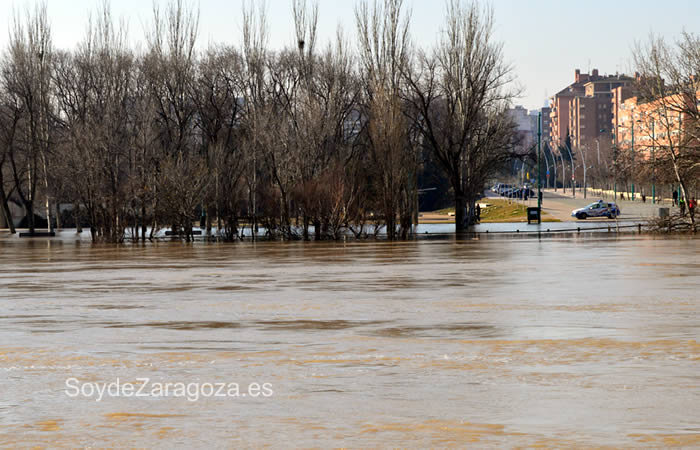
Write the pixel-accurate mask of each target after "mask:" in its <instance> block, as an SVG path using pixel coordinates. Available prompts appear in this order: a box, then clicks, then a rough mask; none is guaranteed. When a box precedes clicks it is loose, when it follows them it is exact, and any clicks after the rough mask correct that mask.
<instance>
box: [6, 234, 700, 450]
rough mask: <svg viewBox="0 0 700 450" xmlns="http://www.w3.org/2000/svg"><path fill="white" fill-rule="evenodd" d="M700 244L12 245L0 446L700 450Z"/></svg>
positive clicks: (593, 240) (594, 239)
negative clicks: (90, 389)
mask: <svg viewBox="0 0 700 450" xmlns="http://www.w3.org/2000/svg"><path fill="white" fill-rule="evenodd" d="M699 242H700V241H698V240H697V239H655V238H650V237H644V236H641V237H640V236H635V237H614V238H609V237H608V236H607V235H598V236H596V235H589V236H586V237H579V238H557V237H551V238H547V239H542V240H538V239H536V238H524V239H516V240H512V239H482V240H466V241H458V240H454V239H445V240H435V241H418V242H403V243H389V242H355V243H351V244H345V245H344V244H339V243H279V242H268V243H258V244H250V243H239V244H231V245H224V244H204V243H198V244H194V245H185V244H180V243H158V244H153V245H150V244H149V245H145V246H139V245H127V246H121V247H114V246H100V245H89V244H86V243H84V242H82V243H75V242H68V241H61V240H58V241H43V240H38V241H20V240H18V239H16V238H9V237H3V238H1V239H0V297H1V300H0V386H1V387H2V396H0V445H2V446H10V447H11V446H16V445H20V446H31V445H65V446H101V445H110V446H162V447H171V446H174V445H184V444H185V443H187V444H188V445H190V446H195V447H206V446H211V445H217V444H218V445H221V444H224V445H228V446H242V445H248V446H260V445H272V446H280V447H284V446H288V445H290V444H294V445H295V446H302V447H310V446H344V445H350V446H360V447H370V446H397V445H398V446H409V447H426V446H433V447H435V446H437V447H440V446H449V445H458V446H460V445H461V446H463V445H465V444H472V445H475V446H499V445H523V446H537V445H544V446H560V447H561V446H581V445H584V446H585V445H598V444H601V445H610V446H619V445H626V446H629V445H633V446H640V447H647V446H656V447H659V446H666V445H686V446H693V445H700V424H698V422H699V420H700V419H698V418H700V406H698V405H700V398H699V397H700V389H699V386H698V384H699V383H700V377H699V376H698V373H700V372H699V369H700V344H698V334H699V332H698V330H699V328H698V326H699V325H700V317H699V315H698V312H699V311H700V307H699V305H698V298H700V297H699V296H698V287H699V286H700V270H699V269H700V261H699V259H698V256H697V255H698V250H700V245H699ZM69 377H76V378H78V379H80V380H81V381H84V382H97V383H109V382H112V381H114V380H116V379H117V378H119V379H120V380H122V381H129V382H134V383H138V381H137V379H138V378H143V377H148V378H150V379H151V381H162V382H180V381H181V382H186V383H187V382H199V383H204V382H211V383H215V382H237V383H240V384H242V385H243V384H247V383H250V382H259V383H271V384H272V385H273V387H274V395H273V396H272V397H270V398H208V399H200V400H199V401H196V402H188V401H187V400H186V399H183V398H107V399H104V400H102V401H101V402H95V400H94V399H88V398H69V397H67V396H66V394H65V392H64V389H65V380H66V379H67V378H69Z"/></svg>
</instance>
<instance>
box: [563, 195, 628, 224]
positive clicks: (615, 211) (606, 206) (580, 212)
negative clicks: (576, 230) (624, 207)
mask: <svg viewBox="0 0 700 450" xmlns="http://www.w3.org/2000/svg"><path fill="white" fill-rule="evenodd" d="M619 215H620V208H619V207H618V206H617V205H616V204H615V203H607V202H604V201H603V200H599V201H597V202H595V203H591V204H590V205H588V206H584V207H583V208H579V209H574V210H573V211H571V217H576V218H577V219H579V220H585V219H586V218H587V217H607V218H608V219H614V218H616V217H617V216H619Z"/></svg>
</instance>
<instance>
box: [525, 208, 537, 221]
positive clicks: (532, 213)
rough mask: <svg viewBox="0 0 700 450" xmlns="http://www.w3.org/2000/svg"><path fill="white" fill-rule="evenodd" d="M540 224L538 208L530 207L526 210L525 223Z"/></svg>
mask: <svg viewBox="0 0 700 450" xmlns="http://www.w3.org/2000/svg"><path fill="white" fill-rule="evenodd" d="M531 222H537V223H540V208H536V207H531V208H528V209H527V223H531Z"/></svg>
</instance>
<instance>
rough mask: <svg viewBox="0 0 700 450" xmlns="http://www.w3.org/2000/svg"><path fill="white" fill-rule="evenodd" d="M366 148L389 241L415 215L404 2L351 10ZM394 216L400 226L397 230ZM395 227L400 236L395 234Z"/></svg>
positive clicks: (414, 161)
mask: <svg viewBox="0 0 700 450" xmlns="http://www.w3.org/2000/svg"><path fill="white" fill-rule="evenodd" d="M355 18H356V22H357V29H358V37H359V59H360V65H361V74H362V75H361V76H362V78H363V85H364V95H363V100H361V103H362V111H363V115H364V119H363V122H364V123H365V124H366V128H365V138H366V144H367V149H368V150H369V153H370V155H371V158H372V163H373V167H374V168H375V173H374V174H373V176H374V177H375V183H376V195H377V196H378V204H377V206H378V212H380V214H381V216H382V218H383V220H384V223H385V225H386V233H387V236H388V238H389V239H395V238H396V237H397V236H401V237H406V236H407V234H408V232H409V229H410V226H411V220H412V217H413V208H414V206H415V202H414V201H413V199H414V195H415V190H416V185H415V179H416V171H417V170H418V167H417V157H416V151H415V149H414V147H413V146H412V143H411V141H410V138H409V133H408V123H407V120H406V116H405V110H404V104H403V102H402V100H401V99H402V89H403V88H404V85H403V73H404V72H405V71H406V69H407V65H408V63H409V59H410V53H411V46H410V37H409V32H408V30H409V14H405V13H404V11H403V1H402V0H384V1H383V2H382V3H375V4H374V5H373V7H372V8H370V7H369V5H368V3H367V1H363V2H360V3H359V4H358V6H357V7H356V9H355ZM397 218H398V220H399V226H400V227H399V228H400V229H399V230H397V226H396V225H397ZM397 231H398V234H397Z"/></svg>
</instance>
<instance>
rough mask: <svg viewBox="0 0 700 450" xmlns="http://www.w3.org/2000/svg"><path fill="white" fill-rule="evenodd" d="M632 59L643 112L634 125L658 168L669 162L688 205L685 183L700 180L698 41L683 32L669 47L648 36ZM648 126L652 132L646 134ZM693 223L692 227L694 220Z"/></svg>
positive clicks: (688, 194) (699, 68) (688, 195)
mask: <svg viewBox="0 0 700 450" xmlns="http://www.w3.org/2000/svg"><path fill="white" fill-rule="evenodd" d="M633 56H634V62H635V65H636V66H637V71H638V72H639V73H640V75H641V76H640V77H639V80H638V82H637V83H636V88H637V89H638V91H639V102H638V103H641V104H642V105H645V106H646V107H645V108H644V109H645V110H646V111H647V113H646V114H643V115H640V117H639V119H638V120H640V121H641V122H642V126H643V127H644V129H646V130H647V132H646V133H645V134H647V135H648V136H647V137H648V138H649V139H650V141H652V142H653V146H654V147H655V149H656V152H655V153H656V154H655V159H656V158H658V161H659V163H660V164H659V166H658V167H657V168H658V169H662V168H663V167H664V165H663V164H664V161H666V162H668V163H670V168H671V169H672V176H673V178H675V180H676V182H677V183H678V184H679V185H680V188H681V196H682V198H685V199H686V201H687V200H688V199H689V197H690V192H689V188H690V186H689V183H690V182H691V181H692V180H697V179H698V178H700V111H699V105H700V36H697V35H695V34H693V33H688V32H684V33H683V35H682V37H681V39H680V40H679V41H678V42H676V43H675V45H672V44H669V43H667V42H666V41H665V40H664V39H663V38H662V37H658V36H653V35H652V36H651V37H650V38H649V40H648V42H647V43H643V44H642V43H638V44H637V45H636V46H635V48H634V51H633ZM634 119H637V117H635V118H634ZM651 121H654V125H655V131H656V132H655V133H650V132H649V130H651V128H652V127H651V123H650V122H651ZM652 163H656V161H652ZM691 221H692V222H693V224H694V223H695V218H694V217H693V216H691Z"/></svg>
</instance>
